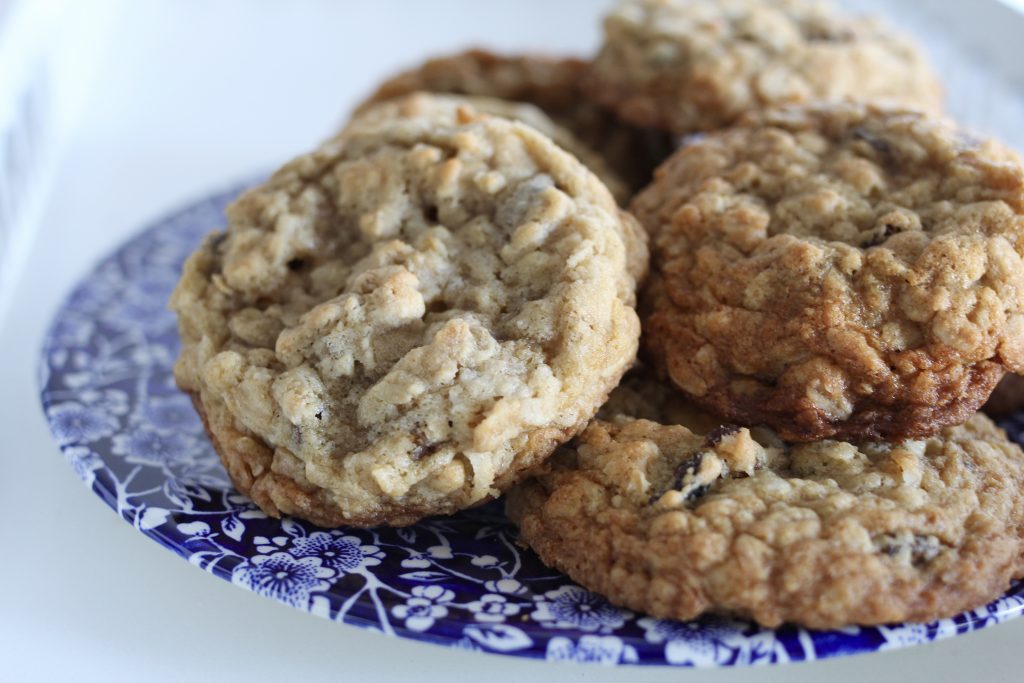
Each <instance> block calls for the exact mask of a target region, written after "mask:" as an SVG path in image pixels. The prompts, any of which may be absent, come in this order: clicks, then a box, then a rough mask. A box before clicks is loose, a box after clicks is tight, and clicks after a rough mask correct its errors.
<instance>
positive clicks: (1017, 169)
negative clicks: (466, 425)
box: [632, 104, 1024, 441]
mask: <svg viewBox="0 0 1024 683" xmlns="http://www.w3.org/2000/svg"><path fill="white" fill-rule="evenodd" d="M632 207H633V209H634V211H635V213H636V215H637V216H638V217H639V218H640V220H641V222H642V223H644V224H645V226H646V227H647V228H648V230H649V232H650V233H651V235H652V276H651V278H650V280H649V286H648V289H647V292H646V297H645V299H644V307H643V308H644V312H643V313H642V315H643V317H644V333H645V345H646V348H647V349H648V351H649V352H650V356H651V360H652V362H653V364H654V365H655V366H656V367H657V368H659V370H660V371H661V372H662V373H663V375H667V376H668V377H670V378H671V379H672V381H673V382H674V383H675V385H676V386H677V387H679V388H680V389H681V390H682V391H683V392H685V393H686V394H687V395H688V396H689V397H691V398H692V399H693V400H694V401H696V402H697V403H698V404H700V405H701V406H702V407H704V408H705V409H708V410H710V411H712V412H714V413H716V414H717V415H719V416H721V417H723V418H725V419H726V420H728V421H731V422H736V423H739V424H745V425H757V424H765V425H767V426H770V427H772V428H773V429H775V430H776V431H778V432H779V433H780V434H781V435H782V436H783V438H786V439H789V440H796V441H812V440H815V439H822V438H831V437H836V438H844V439H845V438H851V439H867V438H885V439H900V438H905V437H920V436H928V435H931V434H935V433H936V432H938V431H939V430H940V429H941V428H942V427H944V426H947V425H952V424H959V423H962V422H965V421H966V420H967V419H968V418H970V417H971V415H973V414H974V413H975V411H977V410H978V408H979V407H980V406H981V405H982V404H983V403H984V402H985V400H986V398H987V397H988V395H989V394H990V393H991V391H992V389H993V388H994V387H995V385H996V383H997V382H998V381H999V379H1000V377H1001V376H1002V375H1003V373H1004V371H1006V370H1009V371H1012V372H1018V373H1019V372H1021V371H1024V263H1022V260H1021V258H1022V255H1024V169H1022V167H1021V165H1020V161H1019V159H1018V158H1017V157H1016V156H1015V155H1014V154H1012V153H1010V152H1008V151H1006V150H1004V149H1002V148H1001V147H999V146H998V145H996V144H995V143H991V142H986V141H982V140H978V139H975V138H973V137H971V136H970V135H968V134H966V133H964V132H963V131H961V130H958V129H957V128H956V127H955V126H953V125H952V124H950V123H948V122H946V121H944V120H941V119H937V118H932V117H930V116H928V115H925V114H922V113H918V112H916V111H911V110H900V109H888V108H882V107H876V106H872V105H858V104H822V105H813V106H807V107H792V108H784V109H780V110H776V111H768V112H762V113H751V114H748V115H746V116H745V117H744V118H743V119H741V121H740V122H739V123H738V125H737V126H736V127H734V128H732V129H729V130H725V131H720V132H717V133H711V134H708V135H707V136H705V137H704V138H702V139H700V140H697V141H695V142H694V143H692V144H690V145H688V146H687V147H685V148H684V149H682V150H680V151H679V152H677V153H676V154H675V155H674V156H673V157H672V158H671V159H670V160H669V161H667V162H666V163H665V164H664V165H663V166H662V167H661V168H660V169H659V172H658V174H657V179H656V180H655V182H654V183H653V184H652V185H651V186H650V187H649V188H647V189H646V190H645V191H644V192H642V193H641V194H640V195H638V196H637V197H636V199H635V200H634V202H633V204H632Z"/></svg>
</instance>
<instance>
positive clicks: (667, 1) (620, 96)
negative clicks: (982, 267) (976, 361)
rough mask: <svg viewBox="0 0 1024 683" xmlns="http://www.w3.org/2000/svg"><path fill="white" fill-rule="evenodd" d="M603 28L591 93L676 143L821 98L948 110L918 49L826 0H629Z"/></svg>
mask: <svg viewBox="0 0 1024 683" xmlns="http://www.w3.org/2000/svg"><path fill="white" fill-rule="evenodd" d="M604 30H605V39H604V44H603V45H602V48H601V51H600V53H599V54H598V56H597V57H596V59H595V60H594V63H593V67H592V69H591V71H590V74H589V76H588V79H587V86H586V87H587V90H588V92H589V93H590V94H591V95H592V96H593V97H594V98H595V99H596V100H597V101H598V102H601V103H603V104H605V105H606V106H609V107H613V108H615V109H616V111H618V112H619V114H620V115H621V116H622V117H623V118H625V119H626V120H629V121H632V122H634V123H636V124H638V125H642V126H652V127H658V128H663V129H665V130H670V131H673V132H675V133H676V134H679V135H685V134H688V133H691V132H695V131H701V130H714V129H717V128H721V127H722V126H726V125H729V124H730V123H731V122H732V121H734V120H735V119H736V118H737V117H738V116H739V115H740V114H742V113H744V112H745V111H748V110H751V109H759V108H764V107H771V106H779V105H784V104H793V103H801V102H809V101H812V100H819V99H821V100H843V99H862V100H876V101H877V100H886V101H890V102H895V103H899V104H904V105H910V106H915V107H921V108H924V109H929V110H938V109H939V107H940V100H941V89H940V88H939V86H938V81H937V79H936V77H935V76H934V75H933V73H932V71H931V69H930V68H929V66H928V65H927V63H926V61H925V59H924V58H923V57H922V56H921V53H920V52H919V51H918V50H917V48H916V47H915V46H914V45H913V44H912V43H911V42H910V41H908V40H907V39H906V38H904V37H902V36H900V35H898V34H896V33H894V32H893V31H891V30H890V29H889V28H887V27H886V26H885V25H884V24H882V23H880V22H879V21H876V20H874V19H870V18H865V17H854V16H848V15H845V14H843V13H842V12H840V11H839V10H838V9H837V8H836V7H835V6H834V5H833V4H831V3H826V2H821V1H820V0H715V1H711V0H624V1H623V2H620V3H619V5H618V6H617V7H616V8H615V9H614V10H613V11H612V12H611V13H610V14H609V15H608V16H607V17H606V19H605V23H604Z"/></svg>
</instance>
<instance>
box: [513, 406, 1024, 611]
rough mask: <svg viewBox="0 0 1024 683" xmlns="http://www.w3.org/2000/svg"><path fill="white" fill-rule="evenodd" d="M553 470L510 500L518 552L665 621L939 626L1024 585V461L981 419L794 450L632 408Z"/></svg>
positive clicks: (560, 455) (761, 434)
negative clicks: (718, 617)
mask: <svg viewBox="0 0 1024 683" xmlns="http://www.w3.org/2000/svg"><path fill="white" fill-rule="evenodd" d="M612 400H613V401H615V400H616V399H615V398H614V394H613V399H612ZM545 467H546V468H547V470H548V471H546V472H545V473H544V474H542V475H540V476H538V477H537V478H536V479H531V480H528V481H527V482H525V483H523V484H520V485H519V486H518V487H516V488H514V489H513V490H512V491H511V492H510V494H509V496H508V501H507V509H508V514H509V516H510V517H511V518H512V519H513V521H515V523H516V524H518V525H519V527H520V540H521V542H525V543H526V544H528V545H529V546H530V547H531V548H533V549H534V550H535V551H537V553H538V554H539V555H540V557H541V559H542V560H543V561H544V562H545V563H546V564H548V565H550V566H552V567H555V568H557V569H560V570H562V571H564V572H566V573H567V574H568V575H569V576H570V577H572V579H573V580H575V581H577V582H579V583H580V584H582V585H583V586H585V587H586V588H588V589H590V590H593V591H596V592H598V593H601V594H602V595H605V596H607V597H608V598H609V599H610V600H611V601H612V602H613V603H615V604H618V605H622V606H625V607H628V608H629V609H634V610H638V611H642V612H646V613H648V614H651V615H653V616H655V617H659V618H672V619H692V618H694V617H697V616H699V615H701V614H703V613H705V612H715V613H724V614H730V615H737V616H742V617H747V618H752V619H754V620H755V621H757V622H758V623H760V624H762V625H764V626H768V627H775V626H778V625H780V624H782V623H784V622H792V623H798V624H801V625H804V626H807V627H810V628H836V627H840V626H845V625H849V624H883V623H889V622H899V621H930V620H933V619H937V618H940V617H946V616H950V615H952V614H955V613H957V612H960V611H962V610H964V609H970V608H973V607H976V606H978V605H981V604H984V603H985V602H987V601H989V600H992V599H994V598H996V597H998V596H999V595H1000V594H1001V593H1002V592H1003V591H1005V590H1006V589H1007V587H1008V585H1009V582H1010V580H1011V579H1012V578H1016V577H1020V576H1022V575H1024V539H1022V534H1024V502H1022V501H1024V453H1021V450H1020V448H1019V447H1018V446H1017V445H1016V444H1014V443H1012V442H1010V441H1008V440H1007V438H1006V435H1005V434H1004V433H1003V432H1002V431H1001V430H999V429H998V428H996V427H995V426H994V425H993V424H992V423H991V422H990V421H989V420H988V419H987V418H986V417H984V416H982V415H976V416H974V417H972V418H971V419H970V420H969V421H968V422H967V423H966V424H965V425H963V426H957V427H948V428H946V429H944V430H942V431H941V432H940V433H939V434H937V435H935V436H933V437H930V438H928V439H925V440H920V441H904V442H900V443H881V442H875V443H871V442H868V443H859V444H853V443H846V442H842V441H820V442H817V443H809V444H795V445H794V444H787V443H785V442H783V441H781V440H780V439H779V438H778V437H777V436H776V435H775V434H774V433H772V432H770V431H768V430H765V429H746V428H739V427H728V426H726V427H720V428H718V429H715V430H713V431H711V432H709V433H701V432H700V431H697V432H695V431H693V429H691V428H690V427H688V426H683V425H678V424H662V423H658V422H653V421H649V420H645V419H634V418H631V417H629V416H628V415H624V414H620V415H619V416H617V418H616V419H615V420H614V421H612V422H603V421H595V422H593V423H592V424H591V425H590V426H589V427H588V428H587V429H586V431H584V432H583V434H582V435H581V436H580V437H578V438H577V440H576V441H575V442H574V444H573V446H572V447H571V448H568V447H566V448H563V449H561V450H559V451H558V452H557V453H556V454H555V456H554V457H553V458H551V459H550V460H549V461H548V463H547V464H546V466H545Z"/></svg>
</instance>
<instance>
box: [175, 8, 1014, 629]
mask: <svg viewBox="0 0 1024 683" xmlns="http://www.w3.org/2000/svg"><path fill="white" fill-rule="evenodd" d="M605 29H606V31H605V32H606V36H605V43H604V45H603V46H602V48H601V51H600V53H599V54H598V56H597V57H596V58H595V59H594V60H593V61H592V62H589V63H588V62H584V61H579V60H573V59H565V60H559V59H549V58H539V57H529V56H526V57H499V56H495V55H492V54H489V53H486V52H482V51H471V52H467V53H462V54H458V55H454V56H450V57H444V58H440V59H435V60H432V61H429V62H427V63H425V64H424V65H422V66H420V67H418V68H416V69H413V70H411V71H408V72H406V73H403V74H400V75H399V76H397V77H395V78H393V79H392V80H390V81H388V82H386V83H385V84H383V85H382V86H381V87H380V88H379V89H378V91H377V92H376V93H375V94H374V95H373V96H372V97H371V98H369V100H367V102H365V103H364V104H363V105H361V106H360V107H359V108H358V110H357V111H356V113H355V115H354V116H353V118H352V120H351V122H350V123H349V124H348V125H347V126H346V127H345V129H344V130H342V131H341V132H340V133H339V134H338V135H337V136H336V137H334V138H333V139H331V140H329V141H328V142H326V143H324V144H323V145H322V146H320V147H319V148H317V149H316V150H314V151H313V152H311V153H309V154H307V155H304V156H302V157H299V158H298V159H296V160H294V161H292V162H291V163H289V164H287V165H286V166H285V167H283V168H282V169H281V170H280V171H278V172H277V173H276V174H275V175H274V176H273V177H272V178H271V179H270V180H269V181H267V182H266V183H264V184H263V185H261V186H259V187H257V188H254V189H253V190H250V191H249V192H247V193H246V194H244V195H243V196H242V197H240V198H239V199H238V200H237V201H236V202H235V203H234V204H233V205H232V206H231V207H230V208H229V210H228V229H227V231H226V233H220V234H214V235H211V236H210V237H209V238H208V239H207V240H206V241H205V243H204V244H203V245H202V247H201V248H200V249H199V250H198V251H197V252H196V254H194V255H193V256H192V257H191V258H190V260H189V261H188V263H187V264H186V266H185V273H184V275H183V277H182V281H181V283H180V284H179V286H178V288H177V289H176V291H175V293H174V297H173V299H172V307H173V308H174V309H175V310H176V311H177V312H178V315H179V321H180V330H181V336H182V341H183V348H182V354H181V357H180V359H179V361H178V364H177V366H176V376H177V379H178V382H179V384H180V386H181V387H182V388H183V389H184V390H186V391H188V392H189V393H190V394H191V395H192V396H193V398H194V402H195V404H196V406H197V409H198V410H199V412H200V413H201V414H202V415H203V418H204V421H205V423H206V425H207V431H208V432H209V434H210V437H211V439H212V441H213V443H214V445H215V447H216V449H217V451H218V453H219V454H220V456H221V458H222V460H223V461H224V463H225V466H226V467H227V469H228V472H229V473H230V475H231V477H232V480H233V481H234V482H235V484H236V485H237V486H238V488H239V489H240V490H242V491H243V492H245V493H247V494H248V495H250V496H251V497H252V498H253V499H254V500H255V501H256V502H257V503H258V504H259V505H260V507H261V508H263V509H264V510H265V511H266V512H268V513H269V514H272V515H282V514H291V515H297V516H300V517H303V518H305V519H308V520H311V521H313V522H315V523H317V524H320V525H324V526H337V525H361V526H369V525H377V524H392V525H400V524H409V523H413V522H415V521H416V520H418V519H421V518H422V517H424V516H427V515H434V514H450V513H453V512H456V511H458V510H461V509H465V508H467V507H470V506H473V505H477V504H479V503H481V502H484V501H486V500H488V499H491V498H494V497H497V496H499V495H501V494H502V493H505V492H508V493H509V495H508V503H507V509H508V514H509V516H510V517H511V518H512V520H513V521H515V522H516V523H517V524H518V525H519V526H520V530H521V536H520V540H521V541H522V542H523V543H525V544H528V545H529V546H531V547H532V548H533V549H534V550H536V551H537V553H538V554H539V555H540V557H541V558H542V559H543V560H544V561H545V562H546V563H547V564H549V565H551V566H553V567H556V568H558V569H561V570H563V571H565V572H566V573H567V574H569V575H570V576H571V577H572V578H573V579H574V580H576V581H578V582H580V583H581V584H582V585H584V586H586V587H587V588H590V589H592V590H595V591H597V592H600V593H602V594H604V595H606V596H607V597H608V598H609V599H610V600H611V601H612V602H614V603H616V604H621V605H625V606H627V607H630V608H632V609H636V610H640V611H644V612H648V613H650V614H652V615H654V616H658V617H671V618H679V619H689V618H693V617H696V616H698V615H700V614H702V613H704V612H708V611H712V612H722V613H728V614H736V615H742V616H747V617H750V618H753V619H755V620H756V621H758V622H759V623H761V624H764V625H769V626H775V625H778V624H781V623H784V622H796V623H800V624H803V625H806V626H810V627H818V628H826V627H836V626H842V625H847V624H877V623H885V622H891V621H904V620H930V619H934V618H937V617H941V616H946V615H949V614H952V613H955V612H958V611H961V610H963V609H967V608H971V607H975V606H977V605H979V604H982V603H984V602H985V601H987V600H989V599H991V598H994V597H996V596H998V595H999V594H1000V593H1001V592H1002V591H1004V590H1005V589H1006V587H1007V586H1008V583H1009V581H1010V580H1011V579H1013V578H1016V577H1020V576H1024V453H1022V452H1021V450H1020V448H1019V447H1018V446H1017V445H1016V444H1014V443H1012V442H1010V441H1009V440H1008V439H1007V437H1006V435H1005V434H1004V433H1003V432H1002V431H1000V430H999V429H997V428H996V427H995V426H994V425H993V424H992V423H991V422H990V421H989V420H988V419H987V418H985V417H984V416H981V415H978V414H977V413H976V411H977V410H978V409H979V407H980V406H981V404H982V403H984V401H985V400H986V398H987V397H988V395H989V394H990V393H991V392H992V390H993V388H994V387H995V385H996V383H997V382H998V381H999V379H1000V378H1001V377H1002V376H1003V374H1004V373H1006V372H1007V371H1010V372H1022V371H1024V263H1022V257H1024V168H1022V167H1021V164H1020V161H1019V160H1018V158H1017V157H1016V156H1015V155H1014V154H1013V153H1011V152H1009V151H1006V150H1004V149H1003V148H1001V147H1000V146H999V145H997V144H995V143H992V142H987V141H983V140H978V139H976V138H973V137H971V136H970V135H967V134H966V133H964V132H962V131H961V130H959V129H958V128H957V127H956V126H955V124H952V123H950V122H948V121H946V120H945V119H943V118H942V117H941V116H940V115H939V114H937V113H935V112H936V111H937V110H938V109H939V106H940V104H939V103H940V96H939V93H940V87H939V85H938V81H937V79H936V78H935V77H934V75H933V74H932V73H931V72H930V70H929V69H928V67H927V65H926V63H925V62H924V60H923V59H922V58H921V57H920V53H919V51H918V50H917V49H916V48H915V47H914V46H913V45H911V44H910V43H909V42H908V41H906V39H904V38H902V37H900V36H898V35H897V34H895V33H894V32H893V31H891V30H890V29H888V28H887V27H885V26H884V25H882V24H880V23H877V22H875V21H871V20H867V19H862V18H859V17H849V16H846V15H844V14H841V13H839V12H838V11H837V10H835V9H834V8H833V7H832V6H831V5H828V4H825V3H820V2H812V1H811V0H719V1H712V0H624V1H623V2H621V3H620V4H619V6H618V7H617V8H616V9H615V10H614V11H613V13H612V14H611V15H609V17H608V18H607V19H606V22H605ZM676 148H677V149H676ZM673 150H674V151H673ZM666 157H667V160H665V159H666ZM663 160H664V163H661V165H660V166H659V167H658V169H657V171H656V172H653V169H654V167H655V166H657V165H658V164H659V162H662V161H663ZM652 172H653V179H652ZM620 206H627V207H629V211H628V212H627V211H625V210H623V209H622V208H620ZM648 258H649V259H650V264H649V268H648ZM648 270H649V271H650V273H649V275H648ZM638 288H639V289H638ZM638 292H639V295H638ZM637 310H638V311H639V315H638V314H637ZM641 321H642V327H643V334H642V335H641V332H640V329H641ZM638 348H639V349H640V356H641V358H642V359H643V361H642V365H640V364H636V365H635V362H636V358H637V353H638ZM631 366H634V367H633V369H632V370H631V371H630V372H629V373H628V374H626V375H625V378H624V379H623V375H624V373H626V371H627V370H629V368H630V367H631ZM609 394H610V396H609ZM595 415H596V417H595Z"/></svg>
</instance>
